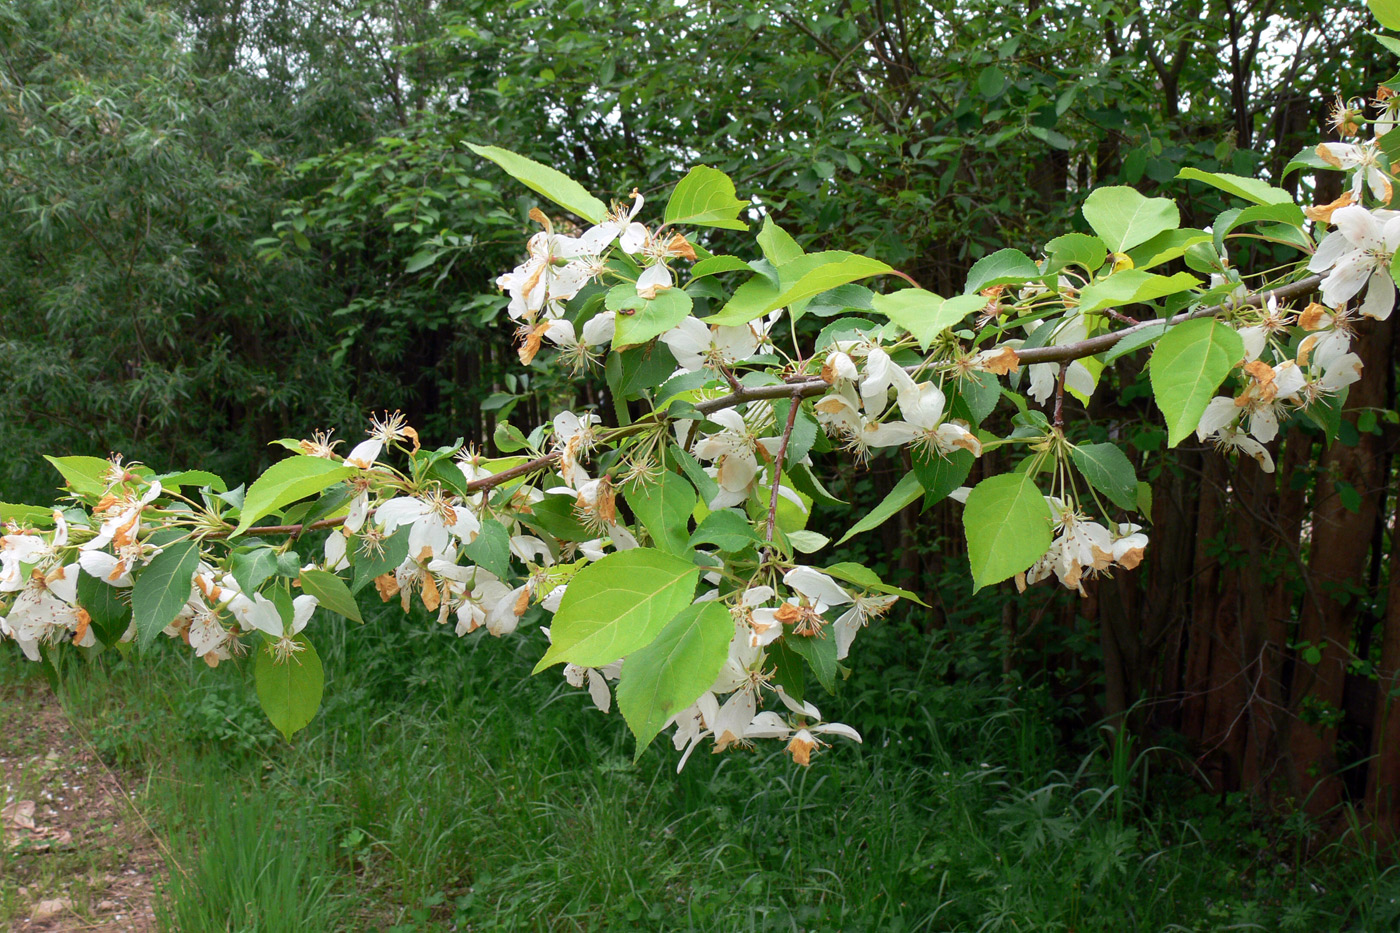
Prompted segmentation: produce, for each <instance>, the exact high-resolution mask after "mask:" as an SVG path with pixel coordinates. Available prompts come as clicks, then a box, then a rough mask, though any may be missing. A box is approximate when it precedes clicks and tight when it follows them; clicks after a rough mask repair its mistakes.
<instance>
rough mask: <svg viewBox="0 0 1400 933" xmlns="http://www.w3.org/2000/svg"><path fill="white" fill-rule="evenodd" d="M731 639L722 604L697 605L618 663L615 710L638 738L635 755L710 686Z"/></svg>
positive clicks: (730, 620) (731, 627) (731, 630)
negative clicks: (619, 712)
mask: <svg viewBox="0 0 1400 933" xmlns="http://www.w3.org/2000/svg"><path fill="white" fill-rule="evenodd" d="M572 586H573V584H570V588H572ZM733 637H734V619H733V618H732V617H731V616H730V615H729V610H728V608H726V607H725V605H724V604H723V603H720V602H716V601H713V600H712V601H709V602H703V603H695V604H694V605H690V606H686V607H685V608H684V609H682V610H681V611H680V612H679V613H677V614H676V616H675V617H674V618H673V619H671V621H670V622H667V623H666V627H665V628H663V629H662V630H661V632H660V634H658V635H657V636H656V639H655V640H654V641H653V642H652V643H651V644H649V645H647V646H646V647H644V648H640V649H638V650H637V651H635V652H633V653H632V654H629V655H628V656H627V659H626V660H625V661H623V662H622V672H621V674H620V675H619V677H618V681H617V708H618V710H619V711H621V713H622V717H623V718H624V719H626V720H627V727H628V728H629V729H631V730H632V734H633V735H634V736H636V737H637V753H636V756H635V758H641V756H642V752H644V751H646V748H647V746H648V745H650V744H651V740H652V739H654V738H656V734H657V733H658V732H660V731H661V729H662V728H663V727H664V726H665V725H666V721H667V720H668V719H670V718H671V717H672V716H674V715H675V714H676V713H677V712H679V711H680V710H683V709H685V708H686V707H687V706H689V705H690V704H692V703H694V702H695V701H696V700H697V699H699V697H700V694H702V693H704V692H705V691H706V690H708V689H709V688H710V685H711V684H712V683H714V681H715V678H716V677H718V676H719V672H720V668H722V667H723V666H724V661H725V659H726V658H728V657H729V642H730V640H731V639H732V638H733ZM635 758H634V760H635Z"/></svg>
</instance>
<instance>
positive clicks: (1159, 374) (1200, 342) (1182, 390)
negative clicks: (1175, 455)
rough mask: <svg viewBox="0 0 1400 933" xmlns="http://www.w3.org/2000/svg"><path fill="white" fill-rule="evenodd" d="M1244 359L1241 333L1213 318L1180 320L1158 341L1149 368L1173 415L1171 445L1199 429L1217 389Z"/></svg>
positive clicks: (1158, 395)
mask: <svg viewBox="0 0 1400 933" xmlns="http://www.w3.org/2000/svg"><path fill="white" fill-rule="evenodd" d="M1243 358H1244V341H1242V340H1241V339H1240V335H1239V334H1237V333H1236V332H1235V330H1234V329H1233V328H1232V327H1230V326H1229V325H1227V324H1223V323H1221V322H1220V321H1217V320H1214V319H1212V318H1197V319H1196V320H1194V321H1186V322H1184V323H1181V324H1178V325H1176V326H1175V327H1173V328H1171V329H1170V330H1168V331H1167V332H1166V333H1165V334H1164V335H1163V336H1162V339H1161V340H1159V341H1157V346H1156V347H1155V348H1154V349H1153V351H1152V359H1151V361H1150V362H1149V363H1148V366H1147V371H1148V375H1149V376H1150V377H1151V380H1152V394H1153V397H1154V398H1155V399H1156V401H1157V407H1158V408H1160V409H1161V410H1162V415H1163V416H1164V417H1165V418H1166V419H1167V446H1168V447H1175V446H1176V445H1177V444H1179V443H1181V440H1182V438H1184V437H1186V436H1187V435H1188V434H1190V433H1191V432H1192V431H1194V430H1196V425H1197V424H1199V423H1200V420H1201V415H1202V414H1204V413H1205V410H1206V405H1208V404H1209V403H1210V400H1211V399H1212V398H1213V397H1214V396H1215V390H1216V389H1218V388H1219V387H1220V383H1221V382H1223V381H1224V380H1225V377H1226V376H1227V375H1229V374H1230V370H1231V369H1233V368H1234V366H1235V364H1236V363H1238V362H1239V361H1240V360H1241V359H1243Z"/></svg>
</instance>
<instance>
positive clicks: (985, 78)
mask: <svg viewBox="0 0 1400 933" xmlns="http://www.w3.org/2000/svg"><path fill="white" fill-rule="evenodd" d="M1004 87H1006V73H1005V72H1003V71H1002V70H1001V69H1000V68H998V67H997V66H995V65H988V66H987V67H986V68H983V69H982V71H981V73H980V74H978V75H977V90H978V91H980V92H981V94H982V96H983V97H985V98H987V99H988V100H990V99H992V98H993V97H996V96H997V95H998V94H1000V93H1001V90H1002V88H1004Z"/></svg>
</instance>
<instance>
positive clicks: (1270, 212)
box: [1215, 134, 1388, 236]
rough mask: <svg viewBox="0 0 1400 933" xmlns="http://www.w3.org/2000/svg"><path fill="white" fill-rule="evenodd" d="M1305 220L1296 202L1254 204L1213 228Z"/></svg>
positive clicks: (1297, 224)
mask: <svg viewBox="0 0 1400 933" xmlns="http://www.w3.org/2000/svg"><path fill="white" fill-rule="evenodd" d="M1387 135H1388V134H1387ZM1220 216H1221V217H1224V216H1225V215H1224V214H1221V215H1220ZM1306 220H1307V217H1306V216H1305V215H1304V214H1303V209H1302V208H1301V207H1299V206H1298V205H1297V204H1293V203H1289V204H1255V205H1253V206H1252V207H1246V208H1245V209H1244V210H1242V211H1239V212H1238V213H1236V214H1235V216H1234V217H1232V218H1230V220H1229V221H1227V222H1226V223H1225V224H1224V226H1223V228H1222V226H1221V224H1220V222H1219V220H1217V221H1216V225H1215V229H1216V230H1217V231H1220V235H1221V236H1225V235H1226V234H1228V233H1229V232H1230V231H1232V230H1235V229H1237V228H1239V227H1242V226H1244V225H1245V224H1249V223H1280V224H1288V225H1289V226H1290V227H1301V226H1302V225H1303V222H1304V221H1306Z"/></svg>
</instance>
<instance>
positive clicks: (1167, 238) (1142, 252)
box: [1128, 207, 1297, 272]
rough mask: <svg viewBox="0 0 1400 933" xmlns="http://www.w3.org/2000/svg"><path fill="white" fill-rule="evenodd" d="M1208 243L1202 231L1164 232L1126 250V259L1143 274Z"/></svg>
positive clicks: (1205, 234)
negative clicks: (1199, 244)
mask: <svg viewBox="0 0 1400 933" xmlns="http://www.w3.org/2000/svg"><path fill="white" fill-rule="evenodd" d="M1294 210H1297V208H1296V207H1295V208H1294ZM1210 241H1211V235H1210V234H1209V233H1206V232H1205V231H1204V230H1190V229H1187V230H1165V231H1163V232H1162V233H1159V234H1157V235H1156V236H1154V237H1153V238H1152V239H1150V240H1148V241H1147V242H1146V243H1143V244H1141V245H1138V246H1134V247H1133V248H1132V249H1130V250H1128V259H1129V260H1130V261H1131V262H1132V264H1133V268H1134V269H1136V270H1138V271H1139V272H1143V271H1146V270H1147V269H1151V268H1152V267H1153V266H1160V265H1161V264H1162V263H1164V262H1171V261H1172V260H1173V259H1177V258H1179V257H1181V256H1184V255H1186V251H1187V250H1189V249H1190V248H1191V247H1193V246H1195V245H1196V244H1197V243H1209V242H1210Z"/></svg>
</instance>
